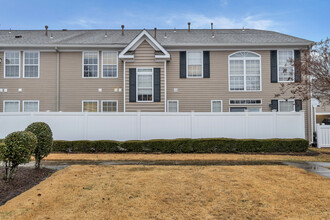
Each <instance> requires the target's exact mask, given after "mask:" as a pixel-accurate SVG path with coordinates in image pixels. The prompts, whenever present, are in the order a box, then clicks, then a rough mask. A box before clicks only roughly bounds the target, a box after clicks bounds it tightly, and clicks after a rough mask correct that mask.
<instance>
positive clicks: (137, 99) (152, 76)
mask: <svg viewBox="0 0 330 220" xmlns="http://www.w3.org/2000/svg"><path fill="white" fill-rule="evenodd" d="M139 69H151V70H152V71H151V73H148V72H140V73H139V71H138V70H139ZM138 75H151V83H152V91H151V95H152V100H151V101H139V94H138V91H139V90H138V89H139V86H138ZM135 85H136V102H154V68H153V67H139V68H136V81H135Z"/></svg>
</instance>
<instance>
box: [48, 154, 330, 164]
mask: <svg viewBox="0 0 330 220" xmlns="http://www.w3.org/2000/svg"><path fill="white" fill-rule="evenodd" d="M44 160H52V161H54V160H69V161H70V160H83V161H88V160H90V161H120V160H122V161H123V160H128V161H325V162H327V161H328V162H330V154H322V153H321V154H320V155H318V156H293V155H263V154H134V153H126V154H125V153H124V154H110V153H108V154H96V153H95V154H86V153H82V154H65V153H52V154H50V155H48V157H46V158H45V159H44Z"/></svg>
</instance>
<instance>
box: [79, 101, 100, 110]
mask: <svg viewBox="0 0 330 220" xmlns="http://www.w3.org/2000/svg"><path fill="white" fill-rule="evenodd" d="M84 102H96V103H97V111H96V112H99V100H82V101H81V112H84ZM92 113H93V112H92Z"/></svg>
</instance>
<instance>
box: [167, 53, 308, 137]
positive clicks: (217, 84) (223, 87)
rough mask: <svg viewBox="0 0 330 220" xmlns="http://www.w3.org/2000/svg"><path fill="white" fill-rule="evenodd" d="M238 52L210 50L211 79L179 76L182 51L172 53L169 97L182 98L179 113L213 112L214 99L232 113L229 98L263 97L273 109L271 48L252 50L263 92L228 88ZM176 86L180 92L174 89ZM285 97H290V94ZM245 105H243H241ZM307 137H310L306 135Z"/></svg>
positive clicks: (266, 107)
mask: <svg viewBox="0 0 330 220" xmlns="http://www.w3.org/2000/svg"><path fill="white" fill-rule="evenodd" d="M234 52H236V51H211V52H210V78H183V79H181V78H180V69H179V62H180V59H179V58H180V52H177V51H173V52H171V61H170V62H168V63H167V75H166V77H167V82H166V83H167V100H179V103H180V105H179V111H180V112H189V111H196V112H211V100H222V102H223V111H224V112H229V108H230V106H233V107H236V106H239V105H229V100H230V99H262V105H251V107H252V106H253V107H254V106H256V107H257V106H258V107H259V106H260V107H261V108H262V111H263V112H268V111H271V109H270V107H269V104H270V103H271V100H272V99H281V98H276V97H275V94H276V93H278V92H279V86H280V84H279V83H271V82H270V51H265V50H260V51H252V52H255V53H258V54H259V55H260V56H261V78H262V79H261V84H262V86H261V89H262V91H257V92H251V91H239V92H237V91H233V92H230V91H229V81H228V56H229V55H230V54H232V53H234ZM174 88H177V89H178V92H174ZM283 97H286V98H289V97H290V95H289V94H287V95H284V96H283ZM242 106H244V105H242ZM308 106H309V105H308V103H307V102H304V103H303V110H305V111H306V112H307V114H306V135H309V133H308V132H309V126H308V122H309V117H308V115H309V107H308ZM307 137H308V136H307Z"/></svg>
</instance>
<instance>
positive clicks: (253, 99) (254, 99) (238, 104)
mask: <svg viewBox="0 0 330 220" xmlns="http://www.w3.org/2000/svg"><path fill="white" fill-rule="evenodd" d="M235 100H245V101H247V100H260V103H256V104H247V103H244V104H231V103H230V102H231V101H235ZM229 105H248V106H250V105H262V99H229Z"/></svg>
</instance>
